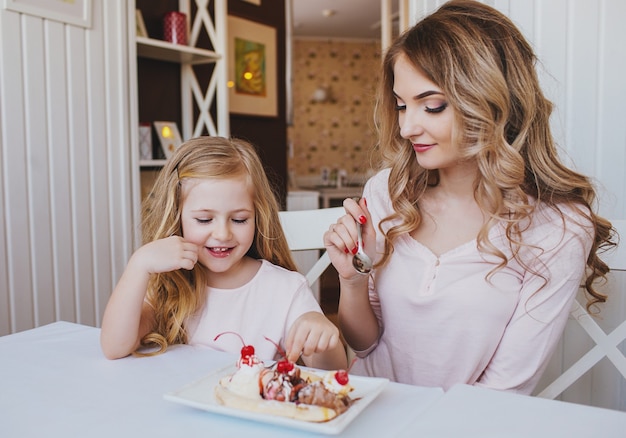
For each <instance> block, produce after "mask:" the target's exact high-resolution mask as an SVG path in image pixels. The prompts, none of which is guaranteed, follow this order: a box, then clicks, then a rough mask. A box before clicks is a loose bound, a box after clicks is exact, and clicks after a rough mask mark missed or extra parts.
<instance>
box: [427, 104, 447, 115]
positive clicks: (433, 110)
mask: <svg viewBox="0 0 626 438" xmlns="http://www.w3.org/2000/svg"><path fill="white" fill-rule="evenodd" d="M447 107H448V103H447V102H444V103H442V104H441V105H439V106H436V107H434V108H431V107H429V106H428V105H426V107H425V109H424V110H425V111H426V112H427V113H431V114H437V113H440V112H443V111H444V110H445V109H446V108H447Z"/></svg>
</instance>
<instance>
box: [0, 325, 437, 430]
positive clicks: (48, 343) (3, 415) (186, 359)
mask: <svg viewBox="0 0 626 438" xmlns="http://www.w3.org/2000/svg"><path fill="white" fill-rule="evenodd" d="M99 334H100V331H99V329H96V328H93V327H87V326H83V325H78V324H71V323H67V322H58V323H54V324H50V325H47V326H43V327H39V328H37V329H34V330H28V331H25V332H21V333H17V334H14V335H9V336H4V337H1V338H0V436H2V437H6V438H13V437H20V438H21V437H90V438H91V437H150V438H153V437H179V436H184V437H196V436H198V437H225V436H233V437H238V438H241V437H254V438H259V437H272V438H276V437H295V436H298V437H300V436H301V437H308V436H316V435H315V434H313V433H309V432H303V431H299V430H295V429H289V428H285V427H281V426H273V425H267V424H263V423H257V422H253V421H247V420H241V419H236V418H231V417H226V416H221V415H218V414H214V413H210V412H205V411H201V410H197V409H194V408H191V407H188V406H183V405H180V404H177V403H173V402H171V401H167V400H164V398H163V394H164V393H166V392H169V391H172V390H176V389H179V388H181V387H182V386H184V385H186V384H188V383H190V382H193V381H195V380H197V379H199V378H201V377H203V376H205V375H207V374H209V373H210V372H211V371H212V370H215V369H219V368H222V367H224V366H227V365H230V364H233V363H234V362H235V360H236V357H234V356H231V355H228V354H224V353H219V352H215V351H211V350H208V349H204V348H194V347H190V346H186V345H185V346H176V347H173V348H171V349H170V350H168V351H167V352H166V353H165V354H162V355H159V356H155V357H149V358H135V357H128V358H125V359H119V360H115V361H111V360H107V359H106V358H104V356H103V355H102V353H101V350H100V344H99ZM442 395H443V391H441V390H440V389H437V388H419V387H414V386H409V385H401V384H396V383H390V384H388V385H387V387H386V388H385V390H384V391H383V392H382V393H381V394H380V395H379V396H378V397H377V398H376V399H375V400H374V401H373V402H372V404H371V405H370V406H368V407H367V408H366V409H365V410H364V411H363V412H362V413H361V414H360V415H359V416H358V417H357V418H356V419H355V420H354V422H352V423H351V424H350V425H349V426H348V427H347V428H346V429H345V430H344V432H343V433H342V435H341V436H353V437H370V436H372V437H377V436H380V437H392V436H395V435H398V434H401V433H402V430H403V429H405V428H406V427H407V426H408V425H409V424H410V421H411V419H412V418H414V417H416V416H418V415H419V414H420V413H421V412H423V411H424V410H425V409H426V408H427V407H428V406H430V405H431V404H433V403H434V402H435V401H436V400H437V399H439V398H440V397H441V396H442Z"/></svg>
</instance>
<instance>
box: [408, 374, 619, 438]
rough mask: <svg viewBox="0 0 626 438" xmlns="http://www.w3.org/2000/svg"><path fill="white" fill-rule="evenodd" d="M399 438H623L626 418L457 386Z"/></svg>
mask: <svg viewBox="0 0 626 438" xmlns="http://www.w3.org/2000/svg"><path fill="white" fill-rule="evenodd" d="M399 436H402V437H428V438H451V437H459V438H460V437H462V438H530V437H532V438H539V437H544V438H624V437H626V412H619V411H613V410H609V409H600V408H596V407H590V406H585V405H578V404H573V403H565V402H561V401H556V400H548V399H543V398H538V397H531V396H525V395H518V394H512V393H508V392H502V391H494V390H489V389H485V388H480V387H476V386H469V385H457V386H454V387H452V388H450V389H449V390H448V391H447V392H446V393H445V395H444V396H443V397H441V398H440V399H439V400H438V401H436V402H435V403H434V404H433V405H432V406H431V407H430V408H428V409H427V410H426V412H424V414H422V415H420V416H419V417H417V418H414V419H413V420H412V422H411V424H410V425H409V426H408V427H407V428H406V429H405V430H404V431H403V432H402V433H401V434H399Z"/></svg>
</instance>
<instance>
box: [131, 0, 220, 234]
mask: <svg viewBox="0 0 626 438" xmlns="http://www.w3.org/2000/svg"><path fill="white" fill-rule="evenodd" d="M192 2H193V3H195V8H194V10H195V11H196V13H195V14H193V15H192V13H191V11H192V8H191V4H192ZM210 3H212V4H213V7H212V10H210V11H209V10H208V7H209V4H210ZM135 8H136V4H135V1H130V2H128V16H129V22H128V26H129V32H130V34H129V72H130V78H131V80H130V90H129V96H130V98H129V101H130V107H131V111H130V114H131V118H132V119H133V120H131V139H133V141H132V144H131V146H132V147H133V152H132V154H131V156H132V159H131V162H132V163H133V164H132V170H131V173H132V180H133V188H132V190H133V202H134V212H133V216H134V222H135V225H136V226H135V229H139V223H140V221H141V212H140V206H141V193H142V186H141V172H142V169H146V170H148V169H155V168H159V167H162V166H163V165H164V164H165V163H166V160H140V159H139V151H138V149H139V148H138V145H137V144H136V141H134V139H137V138H138V125H139V98H138V89H139V88H138V84H137V59H138V58H148V59H154V60H159V61H164V62H170V63H175V64H179V65H180V71H181V75H180V77H181V83H180V100H181V109H182V117H181V118H182V120H181V125H182V126H181V131H182V132H181V134H182V138H183V140H186V139H189V138H192V137H197V136H199V135H202V134H203V133H208V134H209V135H212V136H223V137H228V136H229V133H230V128H229V124H228V90H227V88H226V78H227V66H226V47H227V41H226V35H227V31H226V27H227V0H214V1H213V2H210V1H209V0H179V2H178V9H179V11H180V12H183V13H185V14H186V15H187V19H188V24H189V38H188V41H189V44H188V45H180V44H172V43H170V42H167V41H163V40H157V39H154V38H145V37H139V36H136V35H135V25H134V22H135ZM206 35H208V38H209V43H210V45H211V46H212V50H208V49H205V48H201V47H196V45H197V43H198V40H199V38H200V37H201V36H206ZM199 64H215V67H214V68H213V69H212V73H211V77H210V78H209V83H208V86H207V84H206V83H204V84H203V85H204V86H200V82H199V80H198V78H197V77H196V73H195V71H194V66H196V65H199ZM155 92H158V90H156V91H155ZM214 104H215V107H216V108H217V112H216V114H211V111H210V108H211V107H212V106H213V105H214ZM194 108H195V110H194ZM139 240H140V239H139V236H138V238H137V239H136V241H137V242H139Z"/></svg>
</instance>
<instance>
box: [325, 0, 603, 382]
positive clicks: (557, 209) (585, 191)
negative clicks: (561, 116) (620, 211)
mask: <svg viewBox="0 0 626 438" xmlns="http://www.w3.org/2000/svg"><path fill="white" fill-rule="evenodd" d="M535 62H536V56H535V54H534V53H533V51H532V48H531V47H530V45H529V44H528V42H527V41H526V40H525V39H524V37H523V35H522V34H521V32H520V31H519V30H518V29H517V28H516V27H515V25H514V24H513V23H512V22H511V20H509V19H508V18H507V17H506V16H504V15H503V14H501V13H499V12H498V11H497V10H495V9H493V8H491V7H489V6H486V5H483V4H481V3H478V2H475V1H450V2H448V3H446V4H444V5H443V6H442V7H441V8H440V9H439V10H437V11H436V12H435V13H433V14H432V15H430V16H428V17H426V18H425V19H423V20H422V21H421V22H419V23H418V24H416V25H415V26H414V27H413V28H412V29H410V30H408V31H407V32H406V33H404V34H403V35H401V36H400V37H399V38H398V39H397V41H395V42H394V44H393V45H392V46H391V47H390V48H389V50H388V51H387V53H386V55H385V59H384V63H383V67H382V82H381V86H380V91H379V97H378V102H377V109H376V111H377V126H378V129H379V134H380V143H379V149H380V150H379V153H380V155H381V157H382V163H381V170H380V171H379V172H378V173H377V174H376V175H375V176H374V177H373V178H371V179H370V180H369V181H368V183H367V184H366V187H365V189H364V193H363V198H362V199H361V200H360V201H359V202H358V203H357V202H356V201H354V200H352V199H347V200H346V201H345V202H344V207H345V209H346V212H347V215H346V216H344V217H342V218H341V219H340V220H339V221H338V222H337V224H335V225H333V226H331V227H330V229H329V231H328V232H327V233H326V234H325V236H324V241H325V245H326V248H327V249H328V251H329V254H330V257H331V260H332V262H333V264H334V266H335V268H336V269H337V271H338V273H339V277H340V287H341V295H340V303H339V319H340V326H341V329H342V332H343V335H344V337H345V338H346V340H347V341H348V343H349V344H350V345H351V347H352V348H353V349H354V350H355V351H356V353H357V355H358V356H359V357H361V358H362V360H360V361H357V362H356V363H355V365H354V367H353V372H354V373H359V374H366V375H375V376H382V377H388V378H390V379H392V380H395V381H399V382H404V383H411V384H416V385H423V386H439V387H443V388H444V389H447V388H449V387H450V386H452V385H454V384H457V383H466V384H472V385H481V386H487V387H491V388H496V389H502V390H510V391H516V392H520V393H526V394H529V393H531V392H532V390H533V389H534V387H535V385H536V384H537V381H538V379H539V377H540V376H541V373H542V371H543V370H544V368H545V366H546V364H547V362H548V360H549V358H550V355H551V353H552V352H553V350H554V347H555V346H556V344H557V342H558V340H559V338H560V336H561V334H562V332H563V329H564V326H565V323H566V320H567V317H568V314H569V310H570V307H571V304H572V300H573V299H574V296H575V294H576V291H577V290H578V288H579V285H580V284H581V281H584V283H585V288H586V291H587V292H588V294H589V298H590V302H589V304H590V305H591V304H593V303H595V302H601V301H604V300H605V297H604V296H603V295H601V294H600V293H598V292H597V291H595V290H594V288H593V286H592V283H593V282H594V280H596V279H597V278H599V277H603V276H604V274H606V272H607V271H608V267H607V266H606V264H604V263H603V262H602V261H601V260H600V259H599V258H598V255H597V252H598V249H599V248H602V247H609V246H612V245H614V242H613V241H612V235H613V230H612V227H611V224H610V223H609V222H608V221H607V220H605V219H603V218H601V217H599V216H598V215H596V213H595V212H594V210H593V207H594V203H595V198H596V194H595V191H594V188H593V187H592V184H591V183H590V180H589V178H587V177H585V176H583V175H581V174H579V173H577V172H575V171H573V170H571V169H568V168H567V167H566V166H565V165H564V164H563V163H561V161H560V160H559V157H558V154H557V150H556V146H555V143H554V139H553V137H552V134H551V132H550V125H549V118H550V113H551V110H552V104H551V103H550V102H549V101H548V100H547V99H546V98H545V97H544V95H543V92H542V91H541V88H540V86H539V81H538V78H537V75H536V72H535ZM356 221H358V222H360V223H361V224H363V238H364V249H365V251H366V252H367V253H368V254H369V255H370V257H371V258H373V259H374V260H375V262H376V263H375V267H374V270H373V271H372V273H371V274H370V275H361V274H358V273H357V272H356V271H355V270H354V269H353V267H352V264H351V258H352V254H353V253H355V252H356V250H357V248H356Z"/></svg>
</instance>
